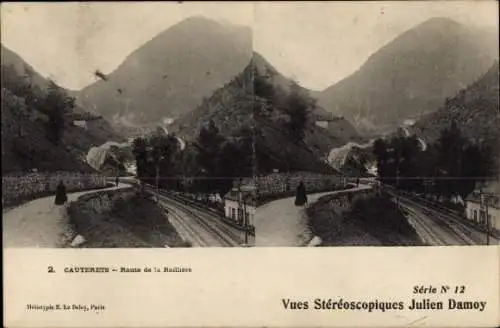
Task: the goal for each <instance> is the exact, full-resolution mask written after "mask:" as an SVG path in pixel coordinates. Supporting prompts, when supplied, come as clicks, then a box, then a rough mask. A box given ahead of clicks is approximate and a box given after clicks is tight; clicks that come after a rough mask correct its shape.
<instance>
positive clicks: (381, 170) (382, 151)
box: [373, 139, 390, 183]
mask: <svg viewBox="0 0 500 328" xmlns="http://www.w3.org/2000/svg"><path fill="white" fill-rule="evenodd" d="M387 146H388V145H387V143H386V142H385V141H384V140H383V139H377V140H375V142H374V143H373V154H374V155H375V158H376V160H377V173H378V176H379V177H380V179H381V180H382V182H383V183H386V182H387V178H388V177H389V176H390V173H389V166H388V164H389V153H388V150H387Z"/></svg>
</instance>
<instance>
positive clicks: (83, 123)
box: [73, 120, 87, 130]
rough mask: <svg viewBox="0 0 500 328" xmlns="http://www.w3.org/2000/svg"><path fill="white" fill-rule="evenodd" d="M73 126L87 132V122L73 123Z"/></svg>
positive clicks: (78, 121)
mask: <svg viewBox="0 0 500 328" xmlns="http://www.w3.org/2000/svg"><path fill="white" fill-rule="evenodd" d="M73 125H76V126H79V127H81V128H83V129H85V130H87V121H84V120H81V121H80V120H77V121H73Z"/></svg>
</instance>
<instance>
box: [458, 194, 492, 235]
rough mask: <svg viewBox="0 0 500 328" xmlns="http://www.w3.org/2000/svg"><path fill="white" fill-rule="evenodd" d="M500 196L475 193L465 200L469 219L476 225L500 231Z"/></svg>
mask: <svg viewBox="0 0 500 328" xmlns="http://www.w3.org/2000/svg"><path fill="white" fill-rule="evenodd" d="M499 198H500V197H499V195H498V194H494V193H489V192H481V191H477V190H476V191H474V192H472V193H471V194H470V195H469V196H467V198H466V199H465V208H466V209H465V210H466V215H467V219H469V220H471V221H472V222H474V223H475V224H478V225H482V226H487V224H488V223H489V225H490V227H491V228H493V229H495V230H497V231H500V201H499Z"/></svg>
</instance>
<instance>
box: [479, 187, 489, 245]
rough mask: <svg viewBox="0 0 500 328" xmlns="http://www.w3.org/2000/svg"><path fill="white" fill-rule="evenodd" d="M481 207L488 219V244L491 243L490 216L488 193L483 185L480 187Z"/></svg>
mask: <svg viewBox="0 0 500 328" xmlns="http://www.w3.org/2000/svg"><path fill="white" fill-rule="evenodd" d="M479 192H480V197H481V207H480V211H481V210H483V209H484V214H485V220H486V245H489V244H490V218H489V215H488V197H487V196H488V193H485V192H483V187H481V189H480V191H479Z"/></svg>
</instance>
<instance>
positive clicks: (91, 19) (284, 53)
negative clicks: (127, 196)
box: [1, 0, 498, 90]
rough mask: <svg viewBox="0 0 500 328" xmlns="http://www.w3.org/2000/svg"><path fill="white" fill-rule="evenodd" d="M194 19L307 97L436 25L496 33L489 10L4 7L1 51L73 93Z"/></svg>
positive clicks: (459, 4)
mask: <svg viewBox="0 0 500 328" xmlns="http://www.w3.org/2000/svg"><path fill="white" fill-rule="evenodd" d="M194 15H203V16H205V17H207V18H212V19H215V20H219V21H225V22H230V23H234V24H241V25H247V26H252V27H253V33H254V34H253V42H254V49H255V51H257V52H259V53H261V54H262V55H263V56H264V57H265V58H266V59H267V60H268V61H269V62H270V63H271V64H272V65H273V66H275V67H276V68H277V69H278V70H279V71H280V72H281V73H283V74H284V75H286V76H288V77H292V78H294V79H296V80H297V81H298V82H299V83H300V84H301V85H303V86H304V87H307V88H310V89H313V90H322V89H324V88H326V87H328V86H330V85H332V84H333V83H335V82H338V81H339V80H341V79H342V78H344V77H346V76H348V75H349V74H351V73H353V72H354V71H355V70H356V69H358V68H359V67H360V66H361V65H362V64H363V62H364V61H366V59H367V58H368V57H369V56H370V55H371V54H372V53H374V52H376V51H377V50H378V49H379V48H381V47H382V46H384V45H385V44H387V43H388V42H390V41H391V40H393V39H394V38H395V37H396V36H397V35H399V34H401V33H403V32H405V31H406V30H408V29H410V28H412V27H414V26H416V25H418V24H419V23H421V22H423V21H425V20H427V19H429V18H432V17H449V18H451V19H454V20H456V21H458V22H461V23H464V24H468V25H478V26H481V27H489V28H496V29H498V10H497V3H496V2H495V1H489V0H482V1H434V2H411V1H406V2H394V1H388V2H375V1H372V2H312V1H309V2H260V3H257V2H256V3H255V4H254V3H252V2H230V3H222V2H189V3H187V2H183V3H182V4H178V3H176V2H170V3H166V2H142V3H138V2H122V3H119V4H118V3H113V2H104V3H76V2H73V3H25V4H23V3H4V4H2V5H1V38H2V43H3V44H4V45H5V46H6V47H8V48H9V49H11V50H13V51H15V52H16V53H18V54H19V55H20V56H21V57H23V59H25V60H26V61H27V62H28V63H29V64H30V65H32V66H33V67H34V68H35V69H36V70H37V71H38V72H39V73H41V74H42V75H44V76H46V77H50V78H52V79H54V80H55V81H56V82H57V83H58V84H60V85H61V86H64V87H66V88H69V89H75V90H76V89H81V88H83V87H84V86H86V85H88V84H90V83H92V82H93V81H95V76H94V75H93V72H94V71H95V70H96V69H100V70H101V71H102V72H104V73H109V72H111V71H112V70H113V69H115V68H116V67H118V66H119V65H120V64H121V63H122V61H123V60H124V59H125V58H126V57H127V56H128V55H129V54H130V53H131V52H132V51H134V50H135V49H137V48H138V47H140V46H141V45H142V44H144V43H145V42H147V41H148V40H150V39H151V38H153V37H154V36H156V35H157V34H158V33H160V32H162V31H163V30H165V29H167V28H168V27H170V26H172V25H174V24H176V23H178V22H180V21H181V20H183V19H185V18H187V17H189V16H194Z"/></svg>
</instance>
